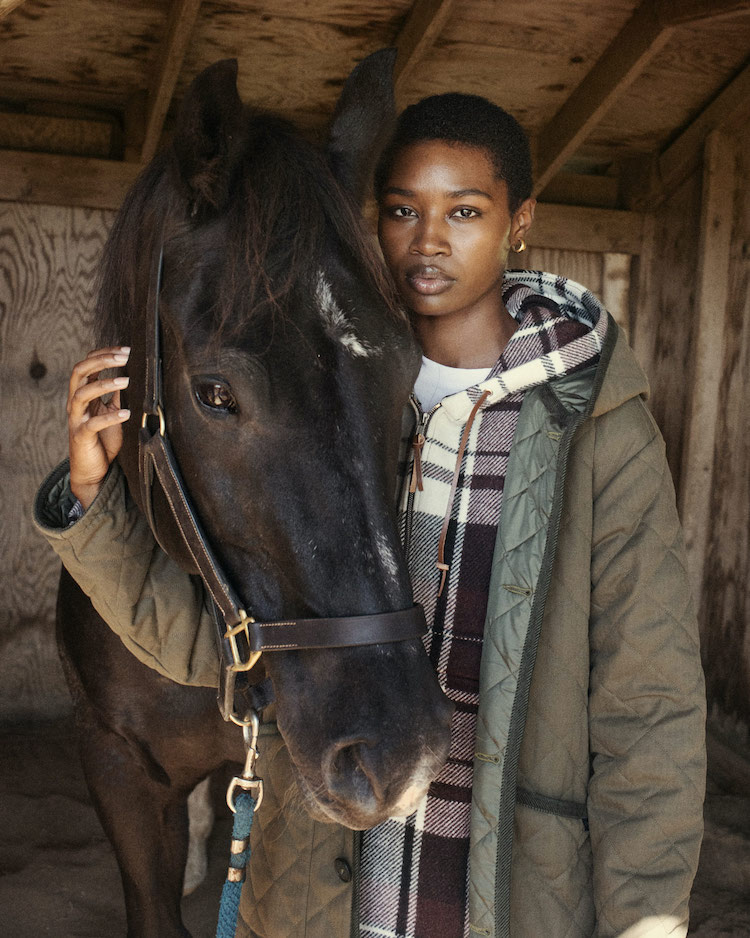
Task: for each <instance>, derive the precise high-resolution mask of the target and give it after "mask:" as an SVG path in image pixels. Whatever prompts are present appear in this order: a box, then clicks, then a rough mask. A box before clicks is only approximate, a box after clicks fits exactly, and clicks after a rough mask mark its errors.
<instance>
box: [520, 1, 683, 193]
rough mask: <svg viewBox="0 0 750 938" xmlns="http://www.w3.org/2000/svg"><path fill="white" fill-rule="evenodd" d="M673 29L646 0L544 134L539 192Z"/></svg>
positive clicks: (540, 144) (540, 145)
mask: <svg viewBox="0 0 750 938" xmlns="http://www.w3.org/2000/svg"><path fill="white" fill-rule="evenodd" d="M671 31H672V30H671V27H669V26H664V25H662V23H660V22H659V19H658V17H657V16H656V14H655V12H654V8H653V4H652V2H651V0H643V2H642V3H641V5H640V6H639V7H638V8H637V9H636V10H635V12H634V13H633V15H632V17H631V18H630V19H629V20H628V21H627V23H626V24H625V25H624V26H623V28H622V30H621V31H620V32H619V33H618V34H617V35H616V36H615V37H614V39H613V40H612V42H611V43H610V44H609V45H608V46H607V48H606V49H605V50H604V52H603V53H602V57H601V58H600V59H599V60H598V61H597V62H596V64H595V65H594V66H593V68H592V69H591V71H590V72H589V73H588V74H587V75H586V77H585V78H584V80H583V81H582V82H581V83H580V84H579V85H578V87H577V88H576V89H575V91H574V92H573V93H572V94H571V95H570V96H569V97H568V99H567V100H566V101H565V104H563V106H562V107H561V108H560V110H559V111H558V112H557V114H555V116H554V117H553V118H552V120H551V121H550V122H549V123H548V124H547V125H546V126H545V127H544V128H542V130H541V131H540V133H539V138H538V143H537V167H536V180H537V181H536V189H535V191H536V192H539V191H541V190H542V189H543V188H544V187H545V186H546V185H547V183H548V182H549V181H550V180H551V179H552V178H553V176H554V175H555V174H556V173H557V172H558V170H560V169H561V168H562V166H563V165H564V164H565V162H566V161H567V160H568V158H569V157H570V156H572V155H573V154H574V153H575V151H576V150H577V149H578V147H579V145H580V144H581V143H582V142H583V141H584V140H585V139H586V138H587V137H588V136H590V134H591V132H592V130H593V128H594V127H595V126H596V125H597V124H598V123H600V122H601V120H602V118H603V116H604V115H605V114H606V113H607V111H609V110H610V108H611V107H612V105H613V103H614V102H615V101H616V100H617V99H618V98H621V97H622V96H623V95H624V94H625V92H626V91H627V89H628V88H629V87H630V85H631V84H632V83H633V82H634V81H635V80H636V78H637V77H638V76H639V75H640V73H641V72H642V71H643V70H644V69H645V68H646V66H647V65H648V64H649V62H650V61H651V60H652V59H653V58H654V56H656V55H657V54H658V53H659V51H660V50H661V49H662V48H663V47H664V46H665V45H666V43H667V41H668V39H669V37H670V35H671Z"/></svg>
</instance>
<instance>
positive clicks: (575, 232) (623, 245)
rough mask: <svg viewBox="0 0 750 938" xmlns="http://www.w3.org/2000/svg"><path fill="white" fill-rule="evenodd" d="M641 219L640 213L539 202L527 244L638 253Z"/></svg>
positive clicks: (641, 228)
mask: <svg viewBox="0 0 750 938" xmlns="http://www.w3.org/2000/svg"><path fill="white" fill-rule="evenodd" d="M643 218H644V217H643V215H642V214H640V213H639V212H626V211H619V210H617V209H606V208H589V207H581V206H579V205H557V204H555V203H551V202H540V203H539V204H538V205H537V209H536V214H535V215H534V224H533V225H532V227H531V230H530V231H529V236H528V242H529V245H530V246H531V247H539V248H552V249H556V250H563V251H595V252H597V253H600V254H608V253H611V254H640V253H641V248H642V243H643Z"/></svg>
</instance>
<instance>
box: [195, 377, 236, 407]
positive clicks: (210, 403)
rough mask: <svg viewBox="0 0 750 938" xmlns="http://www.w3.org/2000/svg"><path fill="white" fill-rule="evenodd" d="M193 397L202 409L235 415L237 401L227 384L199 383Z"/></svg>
mask: <svg viewBox="0 0 750 938" xmlns="http://www.w3.org/2000/svg"><path fill="white" fill-rule="evenodd" d="M195 396H196V397H197V398H198V400H199V401H200V403H201V404H203V406H204V407H209V408H210V409H211V410H218V411H220V412H222V413H225V414H236V413H237V401H236V400H235V397H234V394H232V389H231V388H230V387H229V385H228V384H224V383H223V382H221V381H201V382H200V384H196V386H195Z"/></svg>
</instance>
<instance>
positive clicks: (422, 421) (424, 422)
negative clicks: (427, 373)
mask: <svg viewBox="0 0 750 938" xmlns="http://www.w3.org/2000/svg"><path fill="white" fill-rule="evenodd" d="M409 403H410V404H411V406H412V409H413V410H414V413H415V415H416V417H417V425H416V428H415V430H414V433H413V434H412V438H411V439H412V442H411V451H412V461H411V465H410V467H407V471H406V475H405V480H411V478H412V476H413V475H414V473H415V465H414V462H415V460H416V459H417V453H416V449H415V446H414V443H415V441H418V445H419V449H420V457H419V458H420V459H421V452H422V450H423V448H424V444H425V440H426V437H427V427H428V426H429V424H430V420H432V416H433V414H434V413H435V411H437V410H438V409H439V408H440V406H441V403H440V402H438V403H437V404H435V406H434V407H433V408H432V409H431V410H428V411H427V413H423V412H422V411H421V410H420V408H419V405H418V404H417V401H416V399H415V397H414V395H413V394H412V396H411V397H410V398H409ZM415 495H416V490H415V487H414V486H413V485H411V484H409V494H408V496H407V499H406V521H405V525H404V556H405V557H406V558H407V560H408V557H409V548H410V546H411V527H412V519H413V515H414V496H415Z"/></svg>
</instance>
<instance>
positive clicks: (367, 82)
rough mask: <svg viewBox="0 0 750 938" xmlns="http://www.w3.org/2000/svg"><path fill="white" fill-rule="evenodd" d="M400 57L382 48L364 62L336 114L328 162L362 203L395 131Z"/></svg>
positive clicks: (349, 78) (356, 71) (344, 184)
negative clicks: (396, 70) (395, 74)
mask: <svg viewBox="0 0 750 938" xmlns="http://www.w3.org/2000/svg"><path fill="white" fill-rule="evenodd" d="M396 54H397V53H396V49H381V50H380V51H378V52H373V53H372V55H368V56H367V58H366V59H363V60H362V61H361V62H360V63H359V65H358V66H357V67H356V68H355V69H354V71H353V72H352V73H351V75H350V76H349V77H348V78H347V80H346V84H345V85H344V89H343V91H342V92H341V97H340V98H339V101H338V104H337V105H336V111H335V113H334V115H333V123H332V124H331V132H330V137H329V141H328V159H329V162H330V164H331V168H332V170H333V172H334V175H335V176H336V178H337V179H338V180H339V182H340V183H341V184H342V185H343V186H344V188H346V189H347V190H348V191H349V192H350V193H351V194H352V195H353V196H354V198H355V199H356V200H357V201H358V202H361V201H362V199H363V197H364V195H365V192H366V189H367V185H368V182H369V180H370V176H371V174H372V171H373V169H374V167H375V164H376V163H377V160H378V157H379V156H380V153H381V151H382V149H383V146H384V145H385V143H386V142H387V140H388V137H389V136H390V133H391V131H392V129H393V122H394V120H395V116H396V106H395V103H394V100H393V66H394V64H395V62H396Z"/></svg>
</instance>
